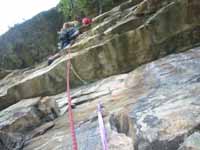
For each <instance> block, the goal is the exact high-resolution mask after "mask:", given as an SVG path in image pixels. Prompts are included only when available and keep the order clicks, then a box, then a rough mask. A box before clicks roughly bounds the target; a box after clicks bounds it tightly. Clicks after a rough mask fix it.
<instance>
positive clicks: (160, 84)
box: [25, 48, 200, 150]
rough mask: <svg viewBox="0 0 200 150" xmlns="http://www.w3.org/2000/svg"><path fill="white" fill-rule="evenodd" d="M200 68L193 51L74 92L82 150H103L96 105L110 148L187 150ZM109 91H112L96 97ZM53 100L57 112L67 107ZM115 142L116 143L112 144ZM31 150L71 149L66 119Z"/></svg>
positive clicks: (195, 123)
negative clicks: (183, 149)
mask: <svg viewBox="0 0 200 150" xmlns="http://www.w3.org/2000/svg"><path fill="white" fill-rule="evenodd" d="M199 63H200V48H195V49H192V50H190V51H188V52H185V53H180V54H175V55H170V56H168V57H165V58H162V59H159V60H157V61H154V62H152V63H149V64H147V65H143V66H141V67H139V68H138V69H136V70H134V71H132V72H130V73H128V74H123V75H120V76H112V77H109V78H106V79H104V80H101V81H98V82H96V83H92V84H89V85H86V86H82V87H80V88H77V89H75V90H72V97H73V99H72V101H73V102H74V103H76V100H77V99H79V100H78V101H77V102H78V103H76V104H75V108H74V118H75V125H76V132H77V139H78V143H79V146H80V149H83V150H86V149H89V150H90V149H91V150H92V149H97V150H98V149H100V148H101V143H100V137H99V133H98V124H97V114H96V109H97V104H98V102H99V101H101V102H102V104H103V106H104V112H105V114H104V121H105V124H106V129H107V131H108V135H109V146H110V148H111V149H112V148H113V149H115V148H116V149H118V148H119V149H120V148H121V149H123V148H127V150H129V149H130V150H132V149H134V150H158V149H159V150H177V149H178V148H179V147H180V146H181V145H185V144H183V143H184V141H187V139H186V140H185V137H187V136H188V135H191V134H192V133H193V132H196V131H197V130H198V129H199V128H198V127H199V125H200V118H199V116H200V104H199V97H200V95H199V94H200V91H199V89H200V83H199V75H200V67H199V65H200V64H199ZM107 90H109V91H110V92H109V93H107V94H105V95H104V94H100V93H101V92H102V91H107ZM103 93H104V92H103ZM105 93H106V92H105ZM93 94H96V95H98V96H94V95H93ZM53 97H54V98H55V99H56V101H57V102H58V103H59V106H61V108H63V107H64V106H65V107H66V105H67V103H66V102H65V101H66V97H65V95H64V94H60V95H56V96H53ZM87 99H88V101H87ZM81 101H82V102H81ZM108 120H109V122H108ZM113 132H114V133H113ZM122 133H123V134H122ZM112 135H114V136H112ZM127 136H129V137H127ZM195 137H196V136H195ZM66 139H69V140H66ZM117 139H121V140H120V142H118V143H116V142H113V141H116V140H117ZM130 139H131V140H132V141H131V142H130ZM195 139H198V138H195ZM94 140H95V141H94ZM41 143H42V144H41ZM185 143H186V142H185ZM88 145H90V146H89V147H88ZM120 145H121V146H122V147H120ZM123 145H126V147H125V146H123ZM130 145H132V146H134V148H133V147H132V146H130ZM34 148H38V149H50V148H53V149H71V140H70V134H69V122H68V119H67V115H66V114H64V115H63V116H62V117H60V118H58V119H57V120H56V121H55V126H54V128H53V129H51V130H50V131H48V132H47V133H46V134H44V135H41V136H38V137H36V138H34V139H32V140H31V141H30V142H29V145H27V146H26V147H25V149H27V150H29V149H34Z"/></svg>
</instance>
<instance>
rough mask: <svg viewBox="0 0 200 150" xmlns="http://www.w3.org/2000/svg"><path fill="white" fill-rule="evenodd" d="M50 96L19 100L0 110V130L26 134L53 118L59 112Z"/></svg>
mask: <svg viewBox="0 0 200 150" xmlns="http://www.w3.org/2000/svg"><path fill="white" fill-rule="evenodd" d="M52 101H53V100H51V99H50V98H43V99H41V98H40V97H38V98H31V99H25V100H21V101H20V102H18V103H16V104H15V105H12V106H10V107H8V108H7V109H4V110H3V111H1V112H0V116H1V118H0V130H1V131H4V132H10V133H15V132H18V133H23V134H26V133H28V132H30V131H32V130H33V129H35V128H36V127H38V126H40V125H41V124H43V123H45V122H48V121H51V120H54V119H55V118H57V117H58V115H59V114H57V113H59V112H57V111H58V106H57V103H56V104H55V102H52Z"/></svg>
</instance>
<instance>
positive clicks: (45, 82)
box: [0, 0, 200, 108]
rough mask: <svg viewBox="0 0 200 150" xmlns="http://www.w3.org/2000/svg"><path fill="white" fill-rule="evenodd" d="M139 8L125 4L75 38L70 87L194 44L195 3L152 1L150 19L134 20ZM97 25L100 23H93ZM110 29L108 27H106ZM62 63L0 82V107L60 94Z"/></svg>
mask: <svg viewBox="0 0 200 150" xmlns="http://www.w3.org/2000/svg"><path fill="white" fill-rule="evenodd" d="M143 3H146V1H144V2H141V3H139V4H138V5H136V6H135V5H134V3H133V2H131V1H130V2H128V3H126V5H124V4H123V5H122V6H123V7H122V6H121V7H120V6H118V7H116V8H114V9H113V10H111V11H110V12H109V13H108V12H107V13H106V14H102V17H100V16H99V17H98V18H96V19H94V20H95V22H94V24H93V27H92V29H91V30H89V31H88V32H86V33H84V34H83V35H81V36H80V37H79V38H78V39H77V42H76V44H75V45H73V46H72V48H71V49H72V52H73V53H72V54H71V62H72V68H71V69H72V73H71V84H72V87H76V86H79V85H81V84H83V83H87V82H92V81H96V80H99V79H102V78H105V77H108V76H110V75H114V74H119V73H125V72H129V71H131V70H133V69H135V68H137V67H138V66H140V65H142V64H145V63H148V62H150V61H152V60H155V59H158V58H160V57H163V56H165V55H168V54H170V53H175V52H180V51H185V50H187V49H188V48H189V47H194V46H196V45H198V44H199V41H200V39H199V37H200V35H199V34H200V32H199V21H200V19H199V15H198V10H199V9H198V8H200V4H199V1H197V0H193V1H187V0H173V1H158V3H159V5H158V6H157V7H156V9H153V10H154V11H153V12H154V13H153V14H151V15H150V14H148V13H147V14H148V15H142V16H141V15H139V16H137V15H136V14H137V13H136V12H137V9H139V7H144V8H146V5H145V4H143ZM140 5H142V6H140ZM143 5H144V6H143ZM148 5H150V6H151V5H153V2H152V3H148ZM150 6H149V7H148V8H149V9H150V8H151V7H150ZM152 7H153V6H152ZM142 10H143V9H142ZM142 10H140V11H142ZM138 11H139V10H138ZM144 14H145V13H144ZM174 14H176V15H174ZM102 18H104V19H102ZM98 20H103V22H102V23H100V24H96V22H98ZM110 25H114V26H113V27H111V28H110ZM99 32H101V33H99ZM102 33H103V34H102ZM115 33H117V34H115ZM63 53H64V52H63ZM67 59H68V57H67V56H66V55H64V56H62V57H60V58H59V59H58V60H56V61H55V62H54V63H53V64H52V65H51V66H48V67H44V66H43V65H42V66H40V65H39V66H38V67H36V68H34V69H32V70H28V71H27V70H26V71H19V72H18V73H16V74H19V76H17V75H16V74H14V75H12V74H11V75H10V76H7V77H6V78H4V79H3V80H1V82H0V86H1V91H0V101H1V103H2V105H1V108H4V107H7V106H9V105H11V104H13V103H15V102H16V101H18V100H20V99H26V98H31V97H36V96H40V95H42V96H45V95H53V94H58V93H60V92H62V91H64V89H65V79H66V74H65V69H66V61H67ZM21 74H23V76H22V75H21ZM49 81H51V82H49ZM26 89H30V90H29V91H27V90H26ZM25 91H26V92H25Z"/></svg>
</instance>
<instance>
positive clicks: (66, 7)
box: [59, 0, 123, 18]
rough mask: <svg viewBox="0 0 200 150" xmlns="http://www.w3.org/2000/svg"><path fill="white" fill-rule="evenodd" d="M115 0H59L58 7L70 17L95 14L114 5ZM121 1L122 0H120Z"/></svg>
mask: <svg viewBox="0 0 200 150" xmlns="http://www.w3.org/2000/svg"><path fill="white" fill-rule="evenodd" d="M114 1H115V0H60V4H59V8H60V10H61V11H62V13H63V14H64V15H65V16H66V17H69V16H71V17H72V18H73V17H74V16H77V15H82V14H83V12H84V14H85V15H87V16H96V15H97V14H100V13H102V12H104V11H107V10H108V9H110V8H112V7H113V6H114ZM122 1H123V0H122Z"/></svg>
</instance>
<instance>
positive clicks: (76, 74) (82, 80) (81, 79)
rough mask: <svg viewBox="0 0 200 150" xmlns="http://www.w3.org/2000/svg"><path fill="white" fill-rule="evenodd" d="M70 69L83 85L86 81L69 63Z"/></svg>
mask: <svg viewBox="0 0 200 150" xmlns="http://www.w3.org/2000/svg"><path fill="white" fill-rule="evenodd" d="M71 70H72V72H73V74H74V75H75V76H76V77H77V78H78V79H79V80H80V81H81V82H82V83H83V84H84V85H85V84H87V83H88V82H87V81H85V80H84V79H83V78H81V76H80V75H79V74H78V73H77V72H76V70H75V69H74V67H73V65H72V64H71Z"/></svg>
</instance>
